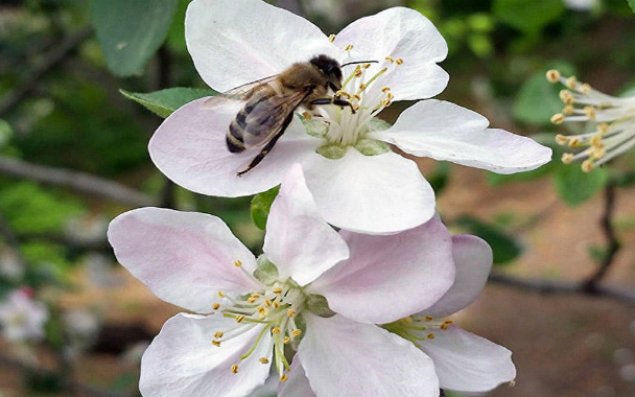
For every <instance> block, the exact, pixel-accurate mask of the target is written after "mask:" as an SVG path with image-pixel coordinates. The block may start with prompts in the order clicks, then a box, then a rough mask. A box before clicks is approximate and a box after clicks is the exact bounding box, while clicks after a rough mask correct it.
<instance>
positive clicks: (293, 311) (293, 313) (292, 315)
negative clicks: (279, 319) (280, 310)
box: [287, 309, 298, 318]
mask: <svg viewBox="0 0 635 397" xmlns="http://www.w3.org/2000/svg"><path fill="white" fill-rule="evenodd" d="M296 314H298V313H297V312H296V311H295V310H293V309H289V310H287V317H289V318H291V317H295V315H296Z"/></svg>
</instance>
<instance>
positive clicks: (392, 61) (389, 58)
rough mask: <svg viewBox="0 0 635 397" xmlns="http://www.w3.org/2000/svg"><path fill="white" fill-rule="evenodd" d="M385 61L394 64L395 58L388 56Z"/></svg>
mask: <svg viewBox="0 0 635 397" xmlns="http://www.w3.org/2000/svg"><path fill="white" fill-rule="evenodd" d="M384 59H385V60H386V62H388V63H395V58H393V57H391V56H390V55H388V56H387V57H386V58H384Z"/></svg>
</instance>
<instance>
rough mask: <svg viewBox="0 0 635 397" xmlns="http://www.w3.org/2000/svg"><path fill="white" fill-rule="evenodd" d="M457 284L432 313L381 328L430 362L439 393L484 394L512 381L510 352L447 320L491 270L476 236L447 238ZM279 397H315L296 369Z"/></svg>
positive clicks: (486, 252) (470, 299)
mask: <svg viewBox="0 0 635 397" xmlns="http://www.w3.org/2000/svg"><path fill="white" fill-rule="evenodd" d="M452 250H453V256H454V263H455V266H456V280H455V282H454V284H453V285H452V287H451V288H450V290H448V292H446V294H445V295H444V296H443V297H442V298H441V299H440V300H439V301H437V302H436V303H435V304H434V305H433V306H432V307H430V308H428V309H426V310H424V311H422V312H420V313H417V314H415V315H413V316H409V317H406V318H404V319H401V320H399V321H396V322H394V323H391V324H387V325H385V326H384V327H385V328H386V329H388V330H390V331H391V332H394V333H396V334H398V335H400V336H401V337H403V338H405V339H407V340H410V341H411V342H412V343H413V344H414V345H416V346H417V347H418V348H419V349H421V350H422V351H423V352H424V353H425V354H426V355H427V356H428V357H430V358H431V359H432V361H433V362H434V369H435V372H436V375H437V377H438V380H439V385H440V387H441V388H443V389H447V390H455V391H462V392H484V391H488V390H491V389H493V388H495V387H496V386H498V385H499V384H501V383H504V382H511V381H513V379H514V378H515V377H516V368H515V366H514V363H513V362H512V360H511V352H510V351H509V350H507V349H506V348H504V347H502V346H499V345H497V344H495V343H492V342H490V341H488V340H487V339H484V338H481V337H479V336H477V335H474V334H472V333H469V332H466V331H464V330H462V329H461V328H459V327H457V326H456V325H454V324H453V322H452V321H451V320H448V319H446V318H445V317H447V316H448V315H450V314H452V313H455V312H457V311H459V310H461V309H463V308H464V307H466V306H467V305H469V304H470V303H472V302H473V301H474V300H475V299H476V297H477V296H478V295H479V294H480V292H481V290H482V289H483V287H484V286H485V283H486V282H487V277H488V275H489V271H490V269H491V266H492V250H491V249H490V247H489V246H488V245H487V243H486V242H484V241H483V240H481V239H479V238H478V237H475V236H469V235H459V236H453V237H452ZM278 397H315V394H314V393H313V391H312V390H311V387H310V385H309V383H308V381H307V379H306V376H305V375H304V373H303V372H302V369H301V368H299V370H298V371H294V370H292V371H291V374H290V377H289V380H288V382H286V383H285V384H284V385H283V387H282V390H281V393H280V394H279V395H278Z"/></svg>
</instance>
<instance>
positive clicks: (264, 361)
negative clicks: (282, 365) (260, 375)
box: [258, 357, 269, 364]
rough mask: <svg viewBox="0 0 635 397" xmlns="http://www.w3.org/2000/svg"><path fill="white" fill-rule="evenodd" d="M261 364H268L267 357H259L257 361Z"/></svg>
mask: <svg viewBox="0 0 635 397" xmlns="http://www.w3.org/2000/svg"><path fill="white" fill-rule="evenodd" d="M258 361H260V362H261V363H262V364H269V359H268V358H267V357H260V358H259V359H258Z"/></svg>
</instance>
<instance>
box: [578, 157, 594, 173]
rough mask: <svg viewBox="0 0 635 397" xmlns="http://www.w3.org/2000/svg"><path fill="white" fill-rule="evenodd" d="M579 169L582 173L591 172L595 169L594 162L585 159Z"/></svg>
mask: <svg viewBox="0 0 635 397" xmlns="http://www.w3.org/2000/svg"><path fill="white" fill-rule="evenodd" d="M581 168H582V171H584V172H591V171H593V168H595V162H594V161H593V160H591V159H586V160H584V161H583V162H582V166H581Z"/></svg>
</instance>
